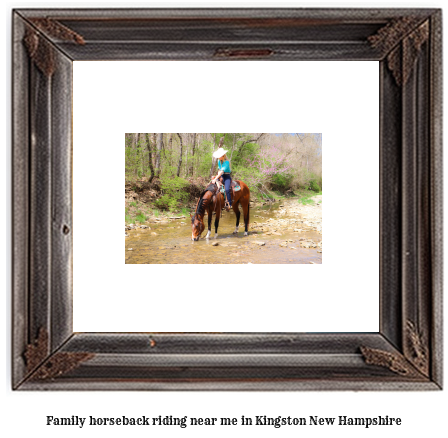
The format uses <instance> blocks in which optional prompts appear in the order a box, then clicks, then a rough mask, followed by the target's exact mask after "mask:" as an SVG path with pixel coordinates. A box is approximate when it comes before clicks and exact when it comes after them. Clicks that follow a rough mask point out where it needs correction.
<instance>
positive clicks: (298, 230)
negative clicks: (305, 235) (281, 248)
mask: <svg viewBox="0 0 448 438" xmlns="http://www.w3.org/2000/svg"><path fill="white" fill-rule="evenodd" d="M302 231H303V230H302V229H300V228H294V233H300V232H302Z"/></svg>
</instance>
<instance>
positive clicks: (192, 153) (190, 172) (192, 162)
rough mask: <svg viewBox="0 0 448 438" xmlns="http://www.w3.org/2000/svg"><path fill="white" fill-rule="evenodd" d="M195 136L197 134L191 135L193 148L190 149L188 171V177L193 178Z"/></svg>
mask: <svg viewBox="0 0 448 438" xmlns="http://www.w3.org/2000/svg"><path fill="white" fill-rule="evenodd" d="M196 136H197V134H193V147H192V149H191V166H190V170H189V171H188V173H189V174H190V176H194V167H193V166H194V150H195V148H196Z"/></svg>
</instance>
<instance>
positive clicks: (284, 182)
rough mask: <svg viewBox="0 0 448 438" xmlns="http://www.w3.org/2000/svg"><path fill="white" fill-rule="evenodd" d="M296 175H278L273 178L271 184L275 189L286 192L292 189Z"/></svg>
mask: <svg viewBox="0 0 448 438" xmlns="http://www.w3.org/2000/svg"><path fill="white" fill-rule="evenodd" d="M293 179H294V175H291V174H290V173H277V174H276V175H274V176H273V177H272V180H271V184H272V185H273V187H274V188H276V189H278V190H280V191H285V190H287V189H288V188H290V186H291V183H292V180H293Z"/></svg>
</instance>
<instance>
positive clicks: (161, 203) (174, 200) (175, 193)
mask: <svg viewBox="0 0 448 438" xmlns="http://www.w3.org/2000/svg"><path fill="white" fill-rule="evenodd" d="M188 184H189V183H188V181H187V180H186V179H183V178H179V177H177V176H169V175H164V176H162V177H161V178H160V187H161V189H162V193H163V196H162V197H161V198H160V199H158V200H157V201H156V202H155V203H154V204H155V205H156V206H157V207H159V208H160V209H162V210H169V211H174V210H177V209H178V207H179V203H181V202H186V201H187V200H188V193H187V192H186V191H185V187H187V186H188Z"/></svg>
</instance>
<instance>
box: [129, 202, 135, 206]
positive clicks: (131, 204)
mask: <svg viewBox="0 0 448 438" xmlns="http://www.w3.org/2000/svg"><path fill="white" fill-rule="evenodd" d="M129 205H130V206H131V207H137V203H136V202H135V201H132V202H131V203H130V204H129Z"/></svg>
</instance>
